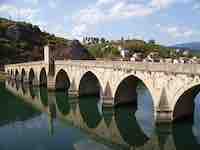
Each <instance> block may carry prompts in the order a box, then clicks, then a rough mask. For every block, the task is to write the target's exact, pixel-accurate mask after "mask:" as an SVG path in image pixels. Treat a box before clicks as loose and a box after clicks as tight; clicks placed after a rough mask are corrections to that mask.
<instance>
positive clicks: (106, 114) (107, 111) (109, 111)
mask: <svg viewBox="0 0 200 150" xmlns="http://www.w3.org/2000/svg"><path fill="white" fill-rule="evenodd" d="M113 115H114V109H113V108H109V107H105V108H103V118H104V121H105V123H106V125H107V127H109V126H110V124H111V122H112V118H113Z"/></svg>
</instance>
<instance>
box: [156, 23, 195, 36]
mask: <svg viewBox="0 0 200 150" xmlns="http://www.w3.org/2000/svg"><path fill="white" fill-rule="evenodd" d="M156 27H157V28H159V30H160V31H161V32H163V33H165V34H168V35H169V36H170V37H172V38H189V37H191V36H193V35H195V33H196V32H195V31H194V29H190V28H187V27H178V26H162V25H160V24H157V25H156Z"/></svg>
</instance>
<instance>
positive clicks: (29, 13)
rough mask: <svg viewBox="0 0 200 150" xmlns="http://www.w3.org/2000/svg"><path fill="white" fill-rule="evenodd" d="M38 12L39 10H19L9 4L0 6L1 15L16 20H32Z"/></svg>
mask: <svg viewBox="0 0 200 150" xmlns="http://www.w3.org/2000/svg"><path fill="white" fill-rule="evenodd" d="M38 12H39V10H38V9H32V8H17V7H16V6H13V5H8V4H3V5H1V6H0V15H2V16H4V17H11V18H12V19H15V20H32V19H33V17H34V16H35V15H36V14H37V13H38Z"/></svg>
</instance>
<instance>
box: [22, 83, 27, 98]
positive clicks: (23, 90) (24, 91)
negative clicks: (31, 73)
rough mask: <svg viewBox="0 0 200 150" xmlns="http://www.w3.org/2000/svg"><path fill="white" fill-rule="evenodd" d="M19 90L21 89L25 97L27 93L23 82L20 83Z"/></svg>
mask: <svg viewBox="0 0 200 150" xmlns="http://www.w3.org/2000/svg"><path fill="white" fill-rule="evenodd" d="M21 88H22V92H23V94H24V95H25V94H26V93H27V87H26V85H25V84H24V83H23V82H21Z"/></svg>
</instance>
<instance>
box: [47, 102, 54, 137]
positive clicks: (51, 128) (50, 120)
mask: <svg viewBox="0 0 200 150" xmlns="http://www.w3.org/2000/svg"><path fill="white" fill-rule="evenodd" d="M48 107H49V112H48V113H49V115H48V126H49V134H50V135H53V134H54V119H55V118H56V105H55V104H54V103H53V102H51V101H50V102H49V105H48Z"/></svg>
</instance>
